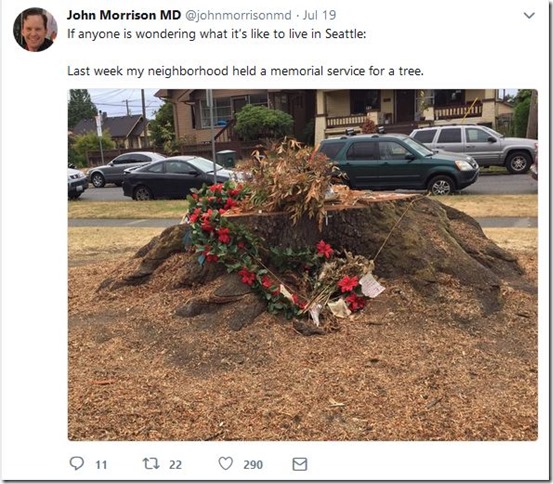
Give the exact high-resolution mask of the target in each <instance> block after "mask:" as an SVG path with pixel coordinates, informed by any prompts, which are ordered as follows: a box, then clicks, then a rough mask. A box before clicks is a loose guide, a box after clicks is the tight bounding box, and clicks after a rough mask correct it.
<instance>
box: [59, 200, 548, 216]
mask: <svg viewBox="0 0 553 484" xmlns="http://www.w3.org/2000/svg"><path fill="white" fill-rule="evenodd" d="M435 198H436V200H439V201H440V202H442V203H443V204H445V205H449V206H451V207H454V208H457V209H458V210H461V211H463V212H465V213H468V214H469V215H470V216H472V217H536V216H537V213H538V196H537V195H470V196H463V195H453V196H444V197H435ZM187 207H188V202H186V201H185V200H152V201H149V202H137V201H134V200H129V201H123V202H88V201H86V202H84V201H82V200H75V201H71V202H69V209H68V216H69V218H111V219H117V218H131V219H149V218H171V219H177V218H182V216H183V215H184V213H185V212H186V209H187Z"/></svg>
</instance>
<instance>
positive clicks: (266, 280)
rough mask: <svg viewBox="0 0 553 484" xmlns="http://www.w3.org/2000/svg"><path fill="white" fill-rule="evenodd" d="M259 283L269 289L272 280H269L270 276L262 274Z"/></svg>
mask: <svg viewBox="0 0 553 484" xmlns="http://www.w3.org/2000/svg"><path fill="white" fill-rule="evenodd" d="M261 284H262V285H263V287H266V288H267V289H270V288H271V286H272V285H273V281H271V278H270V277H268V276H263V277H262V278H261Z"/></svg>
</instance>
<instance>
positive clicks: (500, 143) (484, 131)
mask: <svg viewBox="0 0 553 484" xmlns="http://www.w3.org/2000/svg"><path fill="white" fill-rule="evenodd" d="M411 137H412V138H415V139H416V140H417V141H419V142H420V143H423V144H424V145H426V146H427V147H428V148H430V149H431V150H442V151H453V152H456V153H466V154H467V155H470V156H472V157H473V158H474V159H475V160H476V162H477V163H478V164H479V165H480V166H492V165H497V166H504V167H505V168H507V170H509V172H510V173H513V174H519V173H526V172H527V171H528V170H529V169H530V166H531V165H532V163H534V160H535V159H536V157H537V153H538V142H537V140H534V139H527V138H506V137H505V136H503V135H502V134H499V133H498V132H497V131H494V130H493V129H491V128H488V127H487V126H480V125H475V124H463V125H442V126H428V127H426V128H418V129H415V130H413V132H412V133H411Z"/></svg>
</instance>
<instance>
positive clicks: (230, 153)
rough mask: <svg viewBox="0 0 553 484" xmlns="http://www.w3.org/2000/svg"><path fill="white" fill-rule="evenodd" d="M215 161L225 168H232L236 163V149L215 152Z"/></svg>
mask: <svg viewBox="0 0 553 484" xmlns="http://www.w3.org/2000/svg"><path fill="white" fill-rule="evenodd" d="M215 156H216V158H217V163H218V164H219V165H221V166H224V167H225V168H234V165H235V164H236V151H234V150H222V151H217V153H215Z"/></svg>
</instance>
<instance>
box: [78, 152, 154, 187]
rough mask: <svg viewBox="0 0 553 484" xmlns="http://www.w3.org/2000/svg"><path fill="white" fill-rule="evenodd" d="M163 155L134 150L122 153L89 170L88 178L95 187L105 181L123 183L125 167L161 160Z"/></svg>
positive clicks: (103, 183)
mask: <svg viewBox="0 0 553 484" xmlns="http://www.w3.org/2000/svg"><path fill="white" fill-rule="evenodd" d="M164 158H165V156H164V155H162V154H160V153H155V152H153V151H136V152H131V153H123V154H122V155H119V156H117V157H116V158H114V159H113V160H111V161H110V162H109V163H108V164H107V165H103V166H96V167H94V168H92V169H90V170H89V172H88V179H89V180H90V183H92V184H93V185H94V186H95V187H96V188H102V187H103V186H105V184H106V183H115V184H116V185H121V183H123V176H124V171H125V170H126V169H127V168H132V167H134V166H141V165H146V164H148V163H151V162H152V161H158V160H163V159H164Z"/></svg>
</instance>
